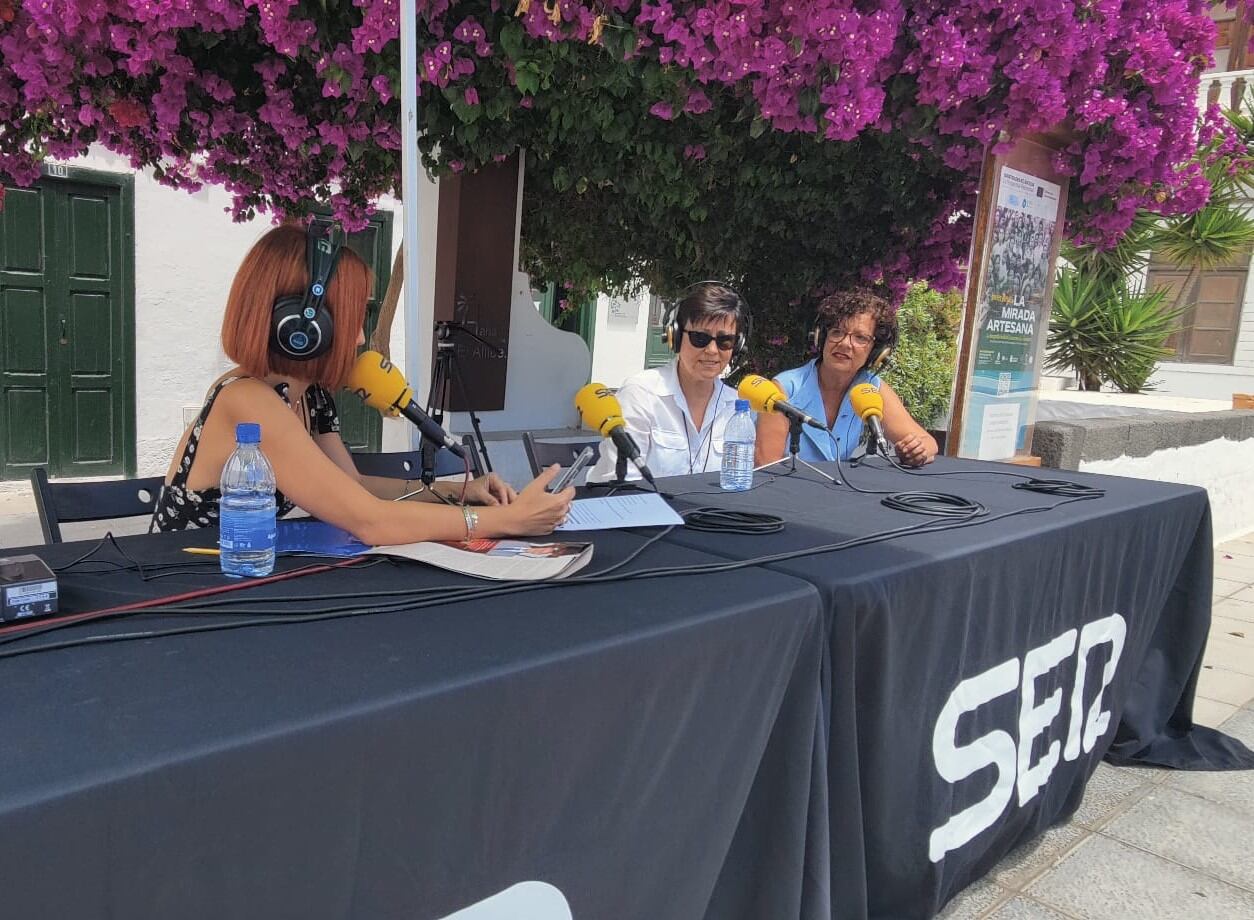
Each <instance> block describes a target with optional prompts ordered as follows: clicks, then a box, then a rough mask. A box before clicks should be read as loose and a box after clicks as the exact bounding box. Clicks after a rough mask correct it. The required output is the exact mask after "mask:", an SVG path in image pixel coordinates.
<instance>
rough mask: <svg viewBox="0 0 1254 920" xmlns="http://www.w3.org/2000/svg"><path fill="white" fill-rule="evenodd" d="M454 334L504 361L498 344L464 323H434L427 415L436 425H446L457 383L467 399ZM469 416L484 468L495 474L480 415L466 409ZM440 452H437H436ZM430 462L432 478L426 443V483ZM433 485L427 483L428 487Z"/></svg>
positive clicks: (433, 458) (432, 467)
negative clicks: (475, 343) (447, 411)
mask: <svg viewBox="0 0 1254 920" xmlns="http://www.w3.org/2000/svg"><path fill="white" fill-rule="evenodd" d="M454 333H460V334H461V335H464V336H467V337H468V338H470V339H473V340H474V341H476V342H478V343H479V344H480V345H483V346H484V347H485V348H487V349H489V350H490V351H491V352H492V354H493V355H494V356H495V357H497V358H504V357H505V349H504V348H502V347H501V346H500V345H499V344H497V343H496V342H491V341H488V340H487V339H485V338H484V337H483V336H481V335H480V334H479V333H478V332H476V331H475V330H474V329H471V328H470V327H469V326H467V325H465V324H464V323H458V322H453V321H449V320H436V323H435V340H436V345H435V364H434V367H433V368H432V372H431V390H430V395H429V397H428V400H429V405H428V406H427V414H428V415H429V416H431V417H432V418H433V419H434V420H435V422H436V424H437V425H441V426H442V425H443V424H444V410H445V409H446V408H447V407H448V404H449V403H450V402H451V401H452V397H453V385H454V383H456V385H457V386H458V388H459V389H460V390H461V394H462V397H463V398H465V396H466V382H465V380H464V379H463V378H462V370H461V366H460V364H459V363H458V361H457V343H456V342H454V341H453V340H452V339H453V335H454ZM466 412H467V414H468V415H469V416H470V426H471V428H473V429H474V432H475V442H476V445H477V446H478V449H479V454H480V456H482V457H483V465H484V467H485V468H486V469H487V471H488V472H489V473H491V472H492V458H491V457H489V456H488V444H487V442H486V441H485V440H484V438H483V429H482V428H481V427H480V422H479V415H478V413H476V412H475V410H474V409H467V410H466ZM436 449H438V448H436ZM428 462H430V465H431V471H430V472H431V476H432V477H433V478H434V476H435V453H434V451H433V452H432V454H431V457H430V460H429V461H428V457H427V451H426V442H425V441H424V442H423V453H422V470H423V476H424V479H425V477H426V475H427V472H428V470H427V467H428ZM429 484H430V483H428V485H429Z"/></svg>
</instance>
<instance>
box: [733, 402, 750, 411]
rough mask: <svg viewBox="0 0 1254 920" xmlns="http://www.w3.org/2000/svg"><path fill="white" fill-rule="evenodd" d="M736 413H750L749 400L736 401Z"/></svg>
mask: <svg viewBox="0 0 1254 920" xmlns="http://www.w3.org/2000/svg"><path fill="white" fill-rule="evenodd" d="M736 411H737V412H748V411H749V400H747V399H738V400H736Z"/></svg>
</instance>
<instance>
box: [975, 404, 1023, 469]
mask: <svg viewBox="0 0 1254 920" xmlns="http://www.w3.org/2000/svg"><path fill="white" fill-rule="evenodd" d="M1018 439H1019V404H1018V403H1014V402H1010V403H1003V404H1001V405H992V406H985V407H984V416H983V418H981V419H980V453H979V458H980V459H981V460H1009V459H1010V458H1011V457H1013V456H1014V455H1015V447H1016V445H1017V443H1018Z"/></svg>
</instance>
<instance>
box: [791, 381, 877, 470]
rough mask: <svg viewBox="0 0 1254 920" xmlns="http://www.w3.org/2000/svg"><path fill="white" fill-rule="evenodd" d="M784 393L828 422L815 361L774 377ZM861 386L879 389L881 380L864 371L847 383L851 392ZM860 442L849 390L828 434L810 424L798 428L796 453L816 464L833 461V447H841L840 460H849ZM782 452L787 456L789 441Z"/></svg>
mask: <svg viewBox="0 0 1254 920" xmlns="http://www.w3.org/2000/svg"><path fill="white" fill-rule="evenodd" d="M775 382H776V383H778V384H779V385H780V387H781V388H782V389H783V391H784V393H785V397H784V398H785V399H787V400H788V401H789V402H790V403H792V404H793V405H794V406H796V407H797V408H798V409H800V410H801V411H802V412H804V413H805V414H806V415H809V416H811V417H812V418H816V419H818V420H819V421H826V420H827V410H826V409H825V408H824V407H823V394H822V392H821V391H820V390H819V365H818V362H817V361H807V362H806V363H805V364H803V365H801V367H794V368H793V369H792V370H790V371H784V372H783V373H781V374H779V375H778V376H777V377H776V378H775ZM860 383H869V384H871V385H872V386H874V387H876V388H878V387H879V386H880V378H879V376H878V375H876V374H873V373H871V372H870V371H867V370H861V371H858V373H857V375H856V376H855V377H854V378H853V382H852V383H850V384H849V390H852V389H853V388H854V387H855V386H857V385H858V384H860ZM861 440H862V419H860V418H858V416H857V414H856V413H855V412H854V411H853V405H852V404H851V403H850V402H849V391H848V390H847V391H846V392H845V398H844V399H843V400H841V403H840V411H839V412H838V413H837V414H836V421H835V423H834V424H833V425H832V428H831V432H830V433H828V432H826V431H819V430H818V429H817V428H812V427H810V426H809V425H803V426H802V428H801V452H800V453H798V454H797V456H798V457H800V458H801V459H802V460H809V461H810V462H811V463H818V462H820V461H822V460H835V459H836V446H837V445H838V444H839V445H840V459H841V460H848V459H849V458H850V456H852V455H853V452H854V449H855V448H856V447H857V446H858V442H859V441H861ZM784 452H785V455H787V452H788V442H787V440H785V441H784Z"/></svg>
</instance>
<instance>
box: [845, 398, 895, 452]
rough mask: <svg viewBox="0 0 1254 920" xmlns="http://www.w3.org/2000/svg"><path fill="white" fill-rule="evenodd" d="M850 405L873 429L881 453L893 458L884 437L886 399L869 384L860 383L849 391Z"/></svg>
mask: <svg viewBox="0 0 1254 920" xmlns="http://www.w3.org/2000/svg"><path fill="white" fill-rule="evenodd" d="M849 405H851V406H853V411H854V412H855V413H856V414H857V416H858V418H860V419H862V421H863V423H864V424H865V425H866V426H867V427H868V428H870V429H871V433H872V434H873V435H874V436H875V443H876V444H877V445H878V446H879V450H880V453H881V454H883V455H884V456H885V457H891V456H892V454H891V448H890V447H889V444H888V438H887V437H885V436H884V397H883V396H881V395H880V391H879V389H878V388H877V387H875V386H874V385H872V384H869V383H860V384H858V385H857V386H856V387H854V388H853V389H851V390H850V391H849Z"/></svg>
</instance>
